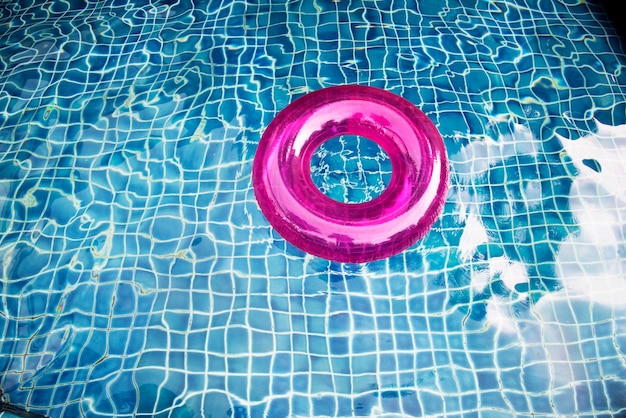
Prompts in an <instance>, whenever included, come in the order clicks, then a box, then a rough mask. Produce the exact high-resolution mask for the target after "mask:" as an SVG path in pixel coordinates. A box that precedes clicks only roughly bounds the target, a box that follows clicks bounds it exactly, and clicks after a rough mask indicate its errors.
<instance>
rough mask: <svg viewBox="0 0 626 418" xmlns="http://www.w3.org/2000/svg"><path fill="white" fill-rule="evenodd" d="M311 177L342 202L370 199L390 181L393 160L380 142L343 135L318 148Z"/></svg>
mask: <svg viewBox="0 0 626 418" xmlns="http://www.w3.org/2000/svg"><path fill="white" fill-rule="evenodd" d="M311 178H312V179H313V183H315V185H316V186H317V188H318V189H319V190H320V191H321V192H322V193H324V194H325V195H326V196H328V197H330V198H331V199H334V200H336V201H338V202H343V203H364V202H369V201H370V200H372V199H375V198H376V197H378V196H380V194H381V193H382V192H384V191H385V189H386V188H387V186H388V185H389V182H390V180H391V161H390V160H389V156H388V155H387V153H386V152H385V150H383V149H382V147H380V146H379V145H378V144H377V143H376V142H374V141H372V140H370V139H367V138H365V137H362V136H357V135H342V136H338V137H334V138H331V139H329V140H328V141H326V142H324V143H323V144H322V145H320V146H319V148H317V150H315V153H314V154H313V158H312V159H311Z"/></svg>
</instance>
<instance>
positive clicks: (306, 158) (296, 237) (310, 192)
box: [252, 85, 448, 263]
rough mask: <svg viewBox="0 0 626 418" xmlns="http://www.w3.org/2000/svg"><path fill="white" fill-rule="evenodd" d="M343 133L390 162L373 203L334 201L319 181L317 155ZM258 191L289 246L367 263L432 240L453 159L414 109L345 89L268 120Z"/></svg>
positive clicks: (310, 98) (385, 95) (396, 99)
mask: <svg viewBox="0 0 626 418" xmlns="http://www.w3.org/2000/svg"><path fill="white" fill-rule="evenodd" d="M340 135H359V136H362V137H365V138H367V139H370V140H372V141H374V142H376V143H377V144H378V145H379V146H380V147H382V148H383V149H384V150H385V152H386V153H387V155H388V156H389V159H390V162H391V170H392V174H391V180H390V182H389V185H388V186H387V188H386V189H385V190H384V191H383V193H381V194H380V195H379V196H378V197H376V198H374V199H372V200H370V201H369V202H365V203H359V204H355V203H343V202H338V201H336V200H334V199H331V198H330V197H328V196H326V195H324V194H323V193H322V192H321V191H320V190H319V189H318V188H317V187H316V186H315V184H314V183H313V179H312V178H311V169H310V164H311V160H312V158H313V154H314V153H315V151H316V150H317V148H318V147H319V146H320V145H321V144H322V143H324V142H326V141H328V140H329V139H332V138H335V137H338V136H340ZM252 184H253V187H254V193H255V195H256V198H257V201H258V203H259V206H260V208H261V211H262V212H263V214H264V215H265V217H266V218H267V220H268V221H269V222H270V224H271V225H272V226H273V227H274V228H275V229H276V231H277V232H278V233H279V234H280V235H281V236H282V237H283V238H284V239H285V240H287V241H288V242H290V243H291V244H293V245H294V246H296V247H298V248H300V249H301V250H303V251H306V252H308V253H310V254H312V255H315V256H318V257H322V258H325V259H328V260H333V261H340V262H348V263H363V262H367V261H374V260H379V259H383V258H387V257H390V256H392V255H394V254H397V253H399V252H401V251H403V250H405V249H407V248H408V247H410V246H411V245H413V244H415V243H416V242H417V240H419V239H420V238H421V237H422V236H424V234H426V232H427V231H428V230H429V229H430V227H431V226H432V224H433V223H434V222H435V220H436V219H437V217H438V216H439V214H440V213H441V210H442V208H443V204H444V202H445V199H446V194H447V188H448V160H447V157H446V152H445V146H444V143H443V140H442V138H441V135H440V134H439V132H438V131H437V128H436V127H435V125H434V124H433V123H432V122H431V120H430V119H428V117H427V116H426V115H425V114H424V113H422V112H421V111H420V110H419V109H418V108H417V107H415V106H414V105H413V104H412V103H410V102H409V101H407V100H405V99H403V98H402V97H400V96H397V95H395V94H393V93H390V92H387V91H385V90H381V89H378V88H374V87H366V86H356V85H342V86H336V87H329V88H324V89H321V90H318V91H314V92H312V93H309V94H307V95H305V96H303V97H301V98H299V99H297V100H295V101H294V102H292V103H291V104H290V105H288V106H287V107H286V108H285V109H284V110H282V111H281V112H280V113H279V114H278V115H277V116H276V117H275V118H274V119H273V120H272V122H271V123H270V124H269V126H268V127H267V129H266V130H265V132H264V134H263V136H262V138H261V140H260V142H259V145H258V148H257V151H256V155H255V157H254V163H253V168H252Z"/></svg>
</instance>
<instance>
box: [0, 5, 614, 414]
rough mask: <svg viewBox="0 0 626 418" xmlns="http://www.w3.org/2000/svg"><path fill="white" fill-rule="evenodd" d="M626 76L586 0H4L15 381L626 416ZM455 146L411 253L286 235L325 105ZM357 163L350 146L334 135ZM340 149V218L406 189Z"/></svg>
mask: <svg viewBox="0 0 626 418" xmlns="http://www.w3.org/2000/svg"><path fill="white" fill-rule="evenodd" d="M625 64H626V59H625V56H624V50H623V47H622V46H621V44H620V38H619V37H618V36H617V35H616V33H615V30H614V29H613V27H612V26H611V24H610V22H609V21H608V19H607V17H606V15H605V14H604V13H603V12H602V9H601V8H599V7H598V6H597V5H594V4H593V3H589V2H582V1H577V0H559V1H557V0H552V1H549V0H542V1H538V0H537V1H535V0H509V1H498V2H495V1H487V0H484V1H483V0H474V1H469V0H441V1H418V2H414V1H410V0H405V1H404V0H403V1H398V0H383V1H375V2H374V1H366V0H336V1H330V0H328V1H327V0H317V1H302V2H300V1H274V0H266V1H260V2H259V1H252V0H249V1H240V0H235V1H195V2H191V1H186V0H178V1H177V0H172V1H156V0H154V1H148V0H146V1H133V0H107V1H97V2H96V1H91V2H90V1H79V0H60V1H48V2H46V1H39V0H30V1H28V0H22V1H14V2H3V3H1V4H0V173H1V174H0V257H1V258H2V264H1V270H0V272H1V276H0V298H1V300H0V333H1V336H2V338H1V345H0V388H1V389H2V392H3V398H2V400H3V401H4V402H8V403H10V404H11V405H14V406H18V407H21V408H24V409H27V410H30V411H33V412H38V413H41V414H45V415H48V416H51V417H77V416H86V417H108V416H115V417H131V416H138V417H227V416H230V417H248V416H250V417H264V416H267V417H310V416H332V417H348V416H381V417H394V416H396V417H409V416H415V417H439V416H446V417H461V416H463V417H500V416H502V417H508V416H518V417H531V416H533V417H536V416H542V417H552V416H565V417H570V416H581V417H592V416H597V417H601V416H606V417H609V416H613V417H615V416H624V415H626V354H625V353H626V302H625V301H626V274H625V272H626V262H625V260H626V186H625V185H626V166H625V164H624V161H626V126H625V125H624V124H626V96H625V92H626V75H625V74H624V65H625ZM348 83H349V84H359V85H371V86H375V87H379V88H383V89H386V90H388V91H391V92H393V93H395V94H398V95H400V96H402V97H404V98H405V99H407V100H409V101H411V102H412V103H414V104H415V105H416V106H418V107H419V108H420V109H421V110H422V111H424V112H425V113H426V114H427V115H428V117H429V118H430V119H431V120H432V121H433V122H434V123H435V124H436V125H437V127H438V129H439V130H440V132H441V134H442V136H443V138H444V141H445V143H446V147H447V151H448V155H449V158H450V172H451V178H450V189H449V193H448V197H447V200H446V206H445V208H444V212H443V214H442V215H441V216H440V217H439V218H438V219H437V221H436V223H435V225H434V227H433V228H432V230H431V231H430V232H429V233H428V234H427V235H426V236H425V237H424V238H423V239H421V240H420V241H419V242H418V243H417V244H416V245H414V246H412V247H410V248H409V249H408V250H406V251H404V252H403V253H400V254H398V255H396V256H393V257H391V258H388V259H385V260H382V261H377V262H371V263H366V264H341V263H335V262H329V261H326V260H323V259H320V258H316V257H313V256H310V255H307V254H305V253H303V252H301V251H299V250H297V249H296V248H295V247H293V246H291V245H290V244H288V243H286V242H285V241H284V240H283V239H282V238H281V237H280V236H279V235H278V234H277V233H276V232H275V231H274V230H273V229H272V228H271V226H270V225H269V223H268V222H267V220H266V219H265V218H264V217H263V215H262V214H261V212H260V209H259V207H258V205H257V202H256V200H255V196H254V193H253V190H252V184H251V167H252V160H253V157H254V153H255V150H256V146H257V144H258V141H259V139H260V137H261V134H262V133H263V131H264V129H265V127H266V126H267V125H268V124H269V122H270V121H271V120H272V119H273V117H274V116H275V115H276V113H277V112H278V111H280V110H281V109H283V108H284V107H285V106H286V105H287V104H288V103H290V102H292V101H293V100H295V99H296V98H298V97H301V96H302V95H303V94H305V93H306V92H309V91H313V90H318V89H321V88H324V87H329V86H333V85H339V84H348ZM331 142H332V143H331ZM390 170H392V167H390V165H389V161H388V160H387V159H386V155H385V153H384V152H382V151H381V150H380V149H379V148H377V147H372V146H369V145H368V146H366V141H362V140H361V139H355V138H338V139H337V140H333V141H330V142H329V143H327V144H326V145H325V146H324V147H323V148H320V150H319V151H318V153H317V154H316V156H315V158H314V166H312V167H311V173H312V176H313V178H314V181H315V183H316V184H317V185H318V187H320V189H321V190H322V191H324V192H325V193H327V194H329V195H330V196H332V197H333V198H335V199H339V200H344V201H347V202H359V201H363V200H367V199H370V198H372V196H375V195H377V194H379V193H380V191H381V190H382V189H384V187H385V184H388V182H389V177H390V173H389V171H390Z"/></svg>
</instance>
